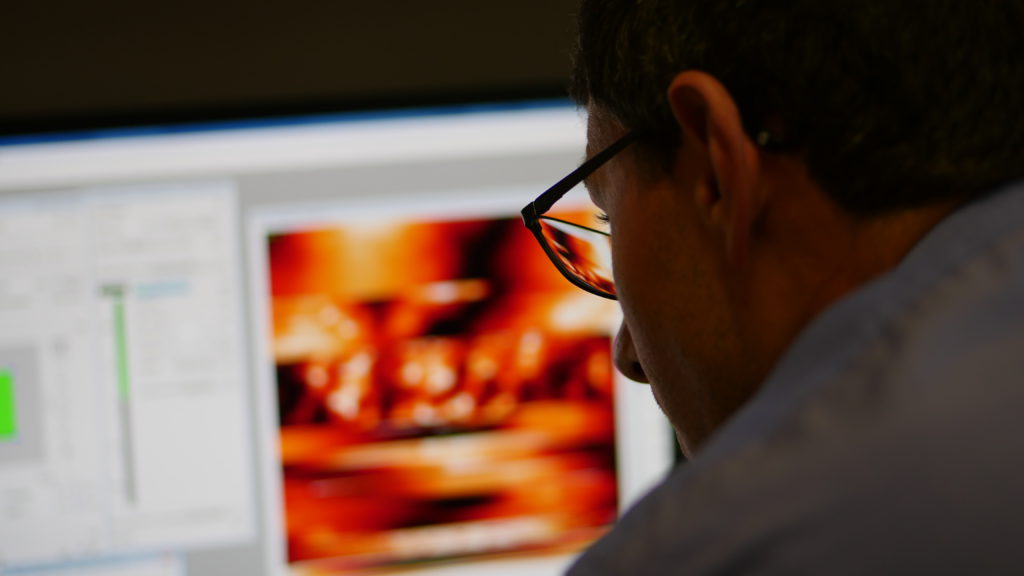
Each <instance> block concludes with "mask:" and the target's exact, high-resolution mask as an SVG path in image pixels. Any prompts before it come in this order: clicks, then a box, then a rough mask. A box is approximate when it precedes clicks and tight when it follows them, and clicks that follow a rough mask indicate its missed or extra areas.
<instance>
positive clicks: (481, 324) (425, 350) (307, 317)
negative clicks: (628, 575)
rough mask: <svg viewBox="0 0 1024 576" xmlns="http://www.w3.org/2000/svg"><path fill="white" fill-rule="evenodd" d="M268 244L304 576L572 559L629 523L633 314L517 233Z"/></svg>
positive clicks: (399, 225) (505, 224)
mask: <svg viewBox="0 0 1024 576" xmlns="http://www.w3.org/2000/svg"><path fill="white" fill-rule="evenodd" d="M563 216H564V217H571V216H573V215H571V214H565V215H563ZM576 216H579V215H578V214H577V215H576ZM267 241H268V243H269V245H268V254H269V273H270V286H271V292H272V326H273V342H272V350H273V356H274V362H275V364H276V376H277V396H278V417H279V441H280V451H281V452H280V454H281V462H282V467H283V470H282V478H283V489H284V508H285V509H284V515H285V524H286V528H287V532H286V533H287V551H288V552H287V553H288V561H289V562H290V563H291V564H292V565H293V566H299V567H301V568H303V569H305V570H306V571H307V572H309V573H318V572H324V573H328V572H337V571H360V570H370V569H381V568H388V567H392V568H393V567H398V566H401V567H405V568H415V567H416V566H420V565H423V564H431V565H432V564H434V563H437V562H445V561H454V560H459V559H466V558H469V559H472V558H481V557H486V558H502V557H522V556H524V555H546V554H558V553H567V552H571V551H575V550H578V549H580V548H581V547H582V546H584V545H585V544H587V543H588V542H590V541H592V540H593V539H594V538H596V537H597V536H599V535H600V534H601V533H602V532H603V531H604V530H605V529H606V527H607V525H608V524H609V523H610V522H612V521H613V520H614V518H615V516H616V513H617V509H618V497H617V481H616V452H615V428H614V396H615V395H614V384H613V368H612V359H611V338H610V333H611V331H610V327H611V326H613V325H614V321H615V316H614V315H615V314H616V308H615V305H614V303H613V302H611V301H608V300H604V299H601V298H596V297H594V296H592V295H589V294H586V293H584V292H582V291H581V290H579V289H578V288H576V287H574V286H572V285H571V284H569V283H568V282H566V281H565V279H564V278H562V277H561V276H560V275H559V273H558V271H557V270H556V269H555V267H554V266H552V265H551V263H550V262H549V261H548V260H547V257H546V256H545V255H544V253H543V251H542V250H541V249H540V247H539V246H538V245H537V243H536V241H535V239H534V238H533V237H532V236H531V234H530V233H529V231H527V230H526V228H525V227H524V226H523V225H522V222H520V221H519V219H518V218H511V217H505V216H502V217H479V218H472V219H459V220H456V219H450V220H438V219H414V218H405V219H403V218H386V219H373V218H370V219H360V220H358V221H349V220H345V221H339V222H337V223H336V224H331V225H328V226H317V227H315V228H302V229H296V230H288V231H285V232H279V233H276V234H274V235H272V236H270V237H269V238H268V240H267Z"/></svg>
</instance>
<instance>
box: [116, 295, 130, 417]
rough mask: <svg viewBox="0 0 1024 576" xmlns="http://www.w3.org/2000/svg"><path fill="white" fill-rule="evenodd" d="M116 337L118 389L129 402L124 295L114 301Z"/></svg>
mask: <svg viewBox="0 0 1024 576" xmlns="http://www.w3.org/2000/svg"><path fill="white" fill-rule="evenodd" d="M114 337H115V339H116V345H117V389H118V390H119V391H120V392H121V398H122V399H124V400H127V399H128V393H129V392H130V391H131V384H130V383H129V380H128V338H127V336H126V334H125V322H124V296H123V295H122V294H118V295H117V299H116V300H114Z"/></svg>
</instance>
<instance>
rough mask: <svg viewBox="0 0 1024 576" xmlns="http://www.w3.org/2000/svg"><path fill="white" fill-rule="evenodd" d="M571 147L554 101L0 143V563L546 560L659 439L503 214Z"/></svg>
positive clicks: (569, 163) (599, 333)
mask: <svg viewBox="0 0 1024 576" xmlns="http://www.w3.org/2000/svg"><path fill="white" fill-rule="evenodd" d="M583 143H584V128H583V122H582V120H581V117H580V116H579V114H578V112H577V111H576V110H575V108H574V107H572V106H570V105H568V104H566V103H562V102H533V103H516V104H509V105H492V106H476V107H460V108H446V109H424V110H406V111H400V112H394V111H392V112H387V113H382V112H376V113H362V114H348V115H335V116H316V117H295V118H289V119H283V120H282V119H276V120H273V121H251V122H231V123H209V124H203V125H190V126H173V127H149V128H139V129H132V130H119V131H113V130H111V131H99V132H92V133H88V134H66V135H59V136H47V137H17V138H7V139H4V140H0V572H3V573H12V574H30V575H47V576H50V575H54V576H57V575H61V576H62V575H64V574H88V575H91V576H107V575H121V574H132V575H136V574H139V575H146V576H148V575H153V576H170V575H175V576H180V575H189V576H209V575H214V574H217V575H221V574H254V575H263V574H265V575H278V574H335V573H359V572H364V573H366V572H372V573H375V574H381V573H389V572H398V571H401V572H403V573H414V574H476V573H480V574H495V573H502V572H506V573H510V574H511V573H522V572H523V571H524V570H529V571H530V573H536V574H545V573H550V574H556V573H559V572H560V571H561V570H562V569H563V568H564V566H565V565H566V564H567V563H568V562H569V561H571V558H572V557H573V556H574V555H575V554H577V553H578V552H579V550H580V549H581V548H582V547H584V546H585V545H586V544H587V543H588V542H590V541H592V540H593V539H594V538H596V537H598V536H599V535H600V534H601V533H602V532H603V531H604V530H606V529H607V527H608V525H609V524H610V523H611V522H613V521H614V519H615V517H616V515H617V514H619V513H621V512H622V511H623V510H624V508H625V507H626V506H628V504H629V503H630V502H631V501H633V500H634V499H635V498H637V497H638V496H639V495H640V494H642V493H643V492H644V491H645V490H646V489H647V488H649V487H650V486H651V485H653V483H655V482H656V481H657V480H658V479H659V478H660V477H661V476H662V475H663V474H664V473H665V472H666V471H667V470H668V468H669V467H670V466H671V465H672V459H673V456H672V454H673V450H672V436H671V432H670V430H669V427H668V425H667V423H666V422H665V420H664V418H663V417H662V416H661V414H660V412H659V411H658V409H657V407H656V405H655V404H654V402H653V399H652V398H651V396H650V393H649V390H647V389H646V387H643V386H640V385H636V384H631V383H628V382H625V381H623V380H622V379H621V377H620V376H619V375H618V374H617V373H616V372H615V371H614V369H613V367H612V361H611V349H612V344H611V341H612V340H611V339H612V336H613V335H614V331H615V328H616V326H617V322H618V311H617V307H616V306H615V303H614V302H611V301H606V300H603V299H600V298H597V297H595V296H591V295H589V294H586V293H584V292H582V291H580V290H578V289H577V288H575V287H573V286H572V285H570V284H569V283H568V282H567V281H565V280H564V279H563V278H561V277H560V276H559V275H558V272H557V271H556V270H555V268H554V267H553V266H552V265H551V264H550V263H549V262H548V261H547V259H546V256H545V255H544V254H543V252H542V251H541V249H540V247H539V246H538V245H537V244H536V241H535V240H534V239H533V238H532V236H531V235H530V234H529V232H528V231H527V230H526V229H525V227H524V226H523V225H522V222H521V221H520V220H519V218H518V211H519V209H520V208H521V207H522V206H523V205H525V204H526V203H527V202H529V201H530V200H532V199H533V198H534V197H535V196H537V194H539V193H540V192H541V191H542V190H543V189H545V188H546V187H547V186H548V185H550V184H551V183H553V182H554V181H555V180H557V179H558V178H560V177H561V176H563V175H564V174H565V173H567V172H568V171H569V170H570V169H571V168H572V167H573V166H575V165H576V164H577V163H578V162H579V161H580V159H581V158H582V155H583ZM583 196H585V194H584V195H583ZM589 209H590V208H589V205H588V203H587V202H586V201H585V199H584V198H583V197H580V198H576V199H574V198H573V195H570V196H569V197H567V198H566V199H565V201H563V202H560V203H559V204H558V206H556V210H559V211H561V215H562V216H563V217H565V218H568V219H573V218H576V219H581V220H586V219H588V218H591V217H592V214H590V213H589V212H588V210H589Z"/></svg>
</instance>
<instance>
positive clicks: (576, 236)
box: [539, 216, 615, 295]
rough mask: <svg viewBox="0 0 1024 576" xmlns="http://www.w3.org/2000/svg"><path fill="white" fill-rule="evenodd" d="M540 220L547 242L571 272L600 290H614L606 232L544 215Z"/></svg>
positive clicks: (611, 291)
mask: <svg viewBox="0 0 1024 576" xmlns="http://www.w3.org/2000/svg"><path fill="white" fill-rule="evenodd" d="M539 223H540V228H541V233H542V234H543V236H544V239H545V240H546V241H547V243H548V246H550V247H551V248H552V251H553V252H554V254H555V255H556V256H557V257H558V259H559V261H560V262H561V264H562V265H563V266H564V267H565V268H566V269H567V270H568V271H569V272H570V273H572V274H573V275H574V276H576V277H577V278H579V279H580V280H582V281H583V282H585V283H587V284H588V285H590V286H592V287H594V288H596V289H598V290H600V291H603V292H607V293H608V294H611V295H614V294H615V283H614V282H613V281H612V258H611V245H610V243H609V236H607V235H606V234H602V233H600V232H598V231H596V230H591V229H589V228H586V227H583V226H581V225H577V224H573V223H570V222H567V221H563V220H560V219H555V218H549V217H546V216H542V217H541V218H540V219H539Z"/></svg>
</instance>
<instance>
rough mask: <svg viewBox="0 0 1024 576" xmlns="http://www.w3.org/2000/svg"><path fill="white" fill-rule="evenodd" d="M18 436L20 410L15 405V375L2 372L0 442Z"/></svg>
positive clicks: (0, 382)
mask: <svg viewBox="0 0 1024 576" xmlns="http://www.w3.org/2000/svg"><path fill="white" fill-rule="evenodd" d="M17 435H18V408H17V406H15V404H14V375H13V374H11V373H10V372H9V371H7V370H0V441H2V440H10V439H12V438H14V437H15V436H17Z"/></svg>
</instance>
